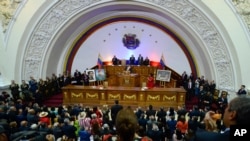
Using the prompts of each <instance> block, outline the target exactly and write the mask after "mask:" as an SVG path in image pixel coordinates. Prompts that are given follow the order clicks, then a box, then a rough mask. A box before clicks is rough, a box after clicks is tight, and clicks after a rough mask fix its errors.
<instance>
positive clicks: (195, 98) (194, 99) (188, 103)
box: [185, 97, 198, 110]
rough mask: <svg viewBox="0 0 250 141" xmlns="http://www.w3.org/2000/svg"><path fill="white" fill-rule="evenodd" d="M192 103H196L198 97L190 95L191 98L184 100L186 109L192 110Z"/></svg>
mask: <svg viewBox="0 0 250 141" xmlns="http://www.w3.org/2000/svg"><path fill="white" fill-rule="evenodd" d="M194 105H198V98H197V97H192V98H191V100H189V101H188V100H186V103H185V106H186V109H187V110H192V109H193V106H194Z"/></svg>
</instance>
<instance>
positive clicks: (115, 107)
mask: <svg viewBox="0 0 250 141" xmlns="http://www.w3.org/2000/svg"><path fill="white" fill-rule="evenodd" d="M122 108H123V107H122V105H119V104H115V105H113V106H112V107H111V118H112V121H113V123H115V119H116V115H117V113H118V112H119V111H120V110H121V109H122Z"/></svg>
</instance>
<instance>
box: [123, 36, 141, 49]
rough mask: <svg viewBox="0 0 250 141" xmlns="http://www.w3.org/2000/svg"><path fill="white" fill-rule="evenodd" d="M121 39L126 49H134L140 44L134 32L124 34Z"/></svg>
mask: <svg viewBox="0 0 250 141" xmlns="http://www.w3.org/2000/svg"><path fill="white" fill-rule="evenodd" d="M122 41H123V44H124V46H125V47H127V48H128V49H136V48H137V47H138V46H139V44H140V41H139V39H137V38H136V35H135V34H125V35H124V37H123V40H122Z"/></svg>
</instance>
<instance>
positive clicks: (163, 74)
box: [156, 70, 171, 82]
mask: <svg viewBox="0 0 250 141" xmlns="http://www.w3.org/2000/svg"><path fill="white" fill-rule="evenodd" d="M170 78H171V71H170V70H157V74H156V80H159V81H167V82H169V81H170Z"/></svg>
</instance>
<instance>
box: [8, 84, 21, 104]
mask: <svg viewBox="0 0 250 141" xmlns="http://www.w3.org/2000/svg"><path fill="white" fill-rule="evenodd" d="M9 89H10V91H11V94H12V97H13V98H14V100H15V101H16V100H17V99H19V98H20V96H19V85H18V84H17V83H16V82H15V81H14V80H11V84H10V86H9Z"/></svg>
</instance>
